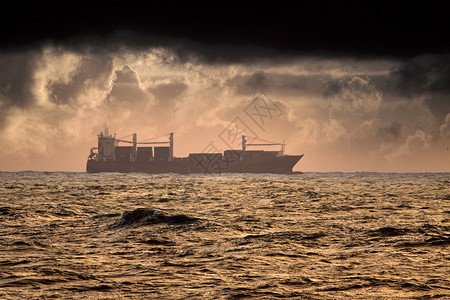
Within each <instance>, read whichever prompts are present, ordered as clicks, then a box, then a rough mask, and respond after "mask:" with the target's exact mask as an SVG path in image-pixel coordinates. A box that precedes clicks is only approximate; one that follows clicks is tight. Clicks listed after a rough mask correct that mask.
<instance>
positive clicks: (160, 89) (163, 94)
mask: <svg viewBox="0 0 450 300" xmlns="http://www.w3.org/2000/svg"><path fill="white" fill-rule="evenodd" d="M187 88H188V86H187V85H186V84H185V83H184V82H180V81H174V82H168V83H159V84H156V85H155V86H154V87H149V88H148V90H149V91H150V92H152V93H153V94H154V95H155V97H156V98H157V99H158V100H159V102H160V103H164V104H167V103H169V102H170V101H172V100H173V99H175V98H176V97H178V96H179V95H180V94H182V93H183V92H184V91H185V90H186V89H187Z"/></svg>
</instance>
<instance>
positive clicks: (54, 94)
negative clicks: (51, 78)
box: [48, 54, 113, 104]
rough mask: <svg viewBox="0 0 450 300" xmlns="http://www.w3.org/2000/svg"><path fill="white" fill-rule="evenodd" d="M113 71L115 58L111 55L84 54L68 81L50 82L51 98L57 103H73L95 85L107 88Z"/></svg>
mask: <svg viewBox="0 0 450 300" xmlns="http://www.w3.org/2000/svg"><path fill="white" fill-rule="evenodd" d="M112 71H113V59H112V57H111V56H109V55H105V54H103V55H89V54H86V55H83V56H82V57H81V59H80V64H79V66H78V67H77V69H76V70H75V72H74V73H73V74H72V76H71V78H70V80H69V81H68V82H51V83H49V84H48V90H49V100H50V101H51V102H53V103H56V104H67V103H71V102H73V101H74V100H76V98H77V97H78V96H79V95H80V94H81V93H83V92H84V91H85V88H87V87H88V86H89V85H90V86H95V87H96V88H105V85H106V84H107V83H108V79H109V76H110V74H111V73H112Z"/></svg>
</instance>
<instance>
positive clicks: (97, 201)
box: [0, 172, 450, 299]
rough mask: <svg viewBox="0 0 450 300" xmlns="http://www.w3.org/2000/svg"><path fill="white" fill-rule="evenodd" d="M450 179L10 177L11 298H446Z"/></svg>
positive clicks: (1, 281)
mask: <svg viewBox="0 0 450 300" xmlns="http://www.w3.org/2000/svg"><path fill="white" fill-rule="evenodd" d="M449 182H450V174H376V173H374V174H372V173H355V174H341V173H334V174H333V173H330V174H316V173H310V174H302V175H292V176H285V175H250V174H244V175H218V176H206V175H192V176H181V175H168V174H167V175H145V174H100V175H90V174H84V173H51V172H46V173H39V172H21V173H0V245H1V247H0V298H1V299H43V298H65V299H79V298H87V299H98V298H101V299H118V298H119V299H120V298H131V299H142V298H147V299H148V298H158V299H160V298H165V299H185V298H193V299H243V298H254V299H278V298H294V299H447V298H450V277H449V275H448V274H450V268H449V266H450V262H449V259H450V255H449V244H450V222H449V221H450V202H449V199H450V188H449Z"/></svg>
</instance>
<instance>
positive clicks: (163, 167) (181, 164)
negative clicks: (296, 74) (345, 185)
mask: <svg viewBox="0 0 450 300" xmlns="http://www.w3.org/2000/svg"><path fill="white" fill-rule="evenodd" d="M132 136H133V139H132V141H127V140H122V139H118V138H116V135H115V134H114V136H113V135H111V134H110V133H109V131H108V128H106V126H105V129H104V132H103V131H102V132H100V134H98V145H97V147H93V148H92V149H91V151H90V154H89V157H88V160H87V165H86V171H87V172H88V173H99V172H121V173H129V172H143V173H181V174H190V173H276V174H292V173H294V172H293V171H292V168H293V167H294V166H295V165H296V164H297V162H298V161H299V160H300V159H301V158H302V157H303V154H302V155H285V154H284V150H285V144H284V142H283V143H265V144H250V143H247V138H246V136H244V135H243V136H242V149H240V150H225V151H224V152H223V153H191V154H189V156H188V157H174V155H173V149H174V147H173V146H174V135H173V133H170V134H168V135H167V136H168V138H169V139H168V141H164V142H140V143H138V141H137V135H136V133H134V134H133V135H132ZM119 143H128V144H131V145H130V146H119ZM159 144H166V146H159ZM138 145H139V146H138ZM142 145H144V146H142ZM149 145H153V146H149ZM156 145H158V146H156ZM274 145H279V146H281V150H280V151H264V150H248V149H247V148H248V147H250V146H274Z"/></svg>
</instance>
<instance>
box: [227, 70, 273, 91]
mask: <svg viewBox="0 0 450 300" xmlns="http://www.w3.org/2000/svg"><path fill="white" fill-rule="evenodd" d="M226 84H227V85H228V86H230V87H232V88H234V89H235V90H236V93H238V94H241V95H247V96H248V95H254V94H256V93H258V92H262V91H263V92H268V91H270V90H271V89H272V86H273V84H274V82H273V79H272V78H270V76H269V75H268V74H267V73H265V72H264V71H262V70H258V71H255V72H253V74H251V75H241V74H237V75H236V76H234V77H233V78H231V79H229V80H228V82H227V83H226Z"/></svg>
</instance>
